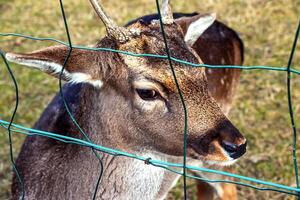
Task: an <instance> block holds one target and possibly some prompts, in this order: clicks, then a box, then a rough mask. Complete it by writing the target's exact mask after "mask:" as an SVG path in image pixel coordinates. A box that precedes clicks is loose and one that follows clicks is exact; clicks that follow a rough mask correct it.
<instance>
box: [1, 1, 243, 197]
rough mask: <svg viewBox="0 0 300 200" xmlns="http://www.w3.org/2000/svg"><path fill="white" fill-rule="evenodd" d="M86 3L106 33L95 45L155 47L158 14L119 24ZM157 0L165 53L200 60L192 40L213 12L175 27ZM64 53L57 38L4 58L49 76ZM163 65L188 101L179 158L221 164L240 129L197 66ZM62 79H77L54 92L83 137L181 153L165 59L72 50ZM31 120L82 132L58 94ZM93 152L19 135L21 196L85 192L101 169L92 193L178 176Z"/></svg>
mask: <svg viewBox="0 0 300 200" xmlns="http://www.w3.org/2000/svg"><path fill="white" fill-rule="evenodd" d="M91 3H92V5H93V7H94V8H95V10H96V11H97V14H98V15H99V16H100V18H101V19H102V21H103V22H104V23H105V24H106V27H107V30H108V36H107V37H105V38H103V39H102V40H100V42H99V43H98V44H96V45H95V47H104V48H112V49H119V50H122V51H130V52H134V53H148V54H149V53H150V54H159V55H164V54H165V48H164V41H163V38H162V36H161V29H160V26H159V23H157V22H153V23H151V24H145V23H143V22H136V23H133V24H132V25H130V26H129V27H128V28H126V29H125V28H123V27H118V26H116V24H114V22H113V21H112V20H111V19H110V18H109V17H107V16H106V15H105V13H104V12H103V10H102V7H101V6H100V5H99V4H98V3H97V1H96V0H91ZM162 8H163V10H162V20H163V23H164V24H165V31H166V34H167V42H168V45H169V48H170V51H171V55H172V56H173V57H175V58H178V59H182V60H185V61H188V62H192V63H201V62H202V61H201V58H199V55H200V54H199V53H198V54H197V53H196V52H195V51H194V50H193V49H192V45H193V44H194V43H195V41H196V40H197V39H198V38H199V36H200V35H201V34H202V33H203V32H204V31H205V30H206V29H207V28H208V27H209V26H210V25H211V24H212V23H213V21H214V17H213V16H210V15H207V16H204V17H202V18H199V19H198V20H196V21H195V22H194V23H192V24H191V25H190V27H192V28H188V29H186V32H187V33H186V34H185V35H184V34H183V32H184V29H182V28H181V27H180V23H181V22H180V21H177V22H176V23H175V22H174V21H173V19H172V17H171V16H172V14H171V13H170V7H169V6H168V1H163V4H162ZM178 24H179V25H178ZM67 54H68V48H67V47H64V46H54V47H49V48H46V49H43V50H40V51H35V52H32V53H29V54H6V58H7V59H8V60H10V61H13V62H16V63H19V64H23V65H27V66H30V67H34V68H38V69H40V70H42V71H45V72H46V73H49V74H51V75H53V76H56V77H58V76H59V73H60V71H61V69H62V64H63V63H64V60H65V57H66V55H67ZM173 65H174V70H175V72H176V74H177V78H178V82H179V85H180V87H181V90H182V94H183V96H184V97H185V103H186V106H187V109H188V119H189V120H188V127H189V130H188V140H187V144H188V155H187V156H188V158H189V159H190V160H193V162H194V161H195V160H198V162H199V160H200V161H201V162H202V161H208V162H215V163H220V164H221V165H222V164H228V163H233V162H235V161H236V159H237V158H239V157H240V156H242V155H243V154H244V153H245V150H246V142H245V138H244V137H243V136H242V135H241V134H240V133H239V131H238V130H237V129H236V128H235V127H234V126H233V125H232V123H231V122H230V121H229V120H228V119H227V118H226V116H225V115H224V113H223V112H222V110H221V109H220V107H219V106H218V105H217V102H216V101H215V100H214V99H213V98H212V97H211V95H212V94H209V89H208V87H209V86H208V83H207V79H206V76H205V71H204V70H203V69H201V68H192V67H188V66H184V65H183V64H180V63H173ZM62 78H63V79H64V80H65V81H69V82H71V83H77V84H66V85H65V86H64V88H63V91H62V92H63V94H64V96H65V98H66V101H67V102H68V104H69V107H70V110H71V113H72V114H73V116H74V117H75V119H76V120H77V122H78V124H80V126H81V128H82V129H83V130H84V131H85V132H86V133H87V134H88V137H89V139H90V140H91V141H93V142H94V143H96V144H99V145H103V146H106V147H110V148H114V149H119V150H122V151H126V152H129V153H133V154H136V155H139V156H143V157H150V158H152V159H157V160H164V161H168V162H182V158H183V157H182V156H183V127H184V123H183V119H184V115H183V110H182V105H181V101H180V99H179V97H178V91H177V88H176V86H175V84H174V80H173V76H172V73H171V71H170V68H169V64H168V61H167V60H161V59H157V58H151V57H146V58H143V57H131V56H128V55H124V54H117V53H112V52H106V51H103V52H102V51H88V50H80V49H73V51H72V53H71V55H70V58H69V61H68V62H67V64H66V66H65V70H64V72H63V74H62ZM208 82H209V81H208ZM34 128H36V129H41V130H45V131H49V132H54V133H60V134H66V135H68V136H72V137H78V138H82V139H85V137H84V136H83V135H82V134H81V133H80V131H79V130H78V129H77V128H76V127H75V125H74V123H73V122H72V121H71V120H70V118H69V116H68V114H67V112H66V110H65V108H64V105H63V102H62V99H61V98H60V96H59V95H57V96H56V97H55V98H54V100H53V101H52V102H51V103H50V104H49V106H48V107H47V108H46V110H45V111H44V113H43V114H42V116H41V118H40V119H39V120H38V122H37V123H36V125H35V127H34ZM99 155H100V158H101V160H102V164H103V167H102V166H101V165H100V163H99V161H98V160H97V159H96V157H95V155H94V153H93V152H92V151H91V149H89V148H86V147H82V146H78V145H74V144H65V143H63V142H60V141H56V140H53V139H50V138H43V137H37V136H30V137H27V138H26V140H25V142H24V144H23V147H22V149H21V152H20V155H19V157H18V159H17V167H18V169H19V171H20V175H21V177H22V178H23V180H24V186H25V198H26V199H86V198H91V197H92V195H93V192H94V190H95V186H96V185H95V184H96V183H95V182H96V180H97V178H98V176H99V173H100V171H101V170H103V175H102V178H101V183H100V185H99V187H98V192H97V194H96V197H97V199H162V198H164V197H165V196H166V194H167V192H168V191H169V189H170V188H171V187H172V186H173V185H174V183H175V182H176V180H177V179H178V178H179V176H178V175H176V174H173V173H171V172H167V171H165V170H163V169H161V168H157V167H153V166H150V165H146V164H145V163H144V162H142V161H138V160H133V159H131V158H126V157H121V156H111V155H107V154H105V153H99ZM12 194H13V199H18V198H19V197H20V194H21V191H20V188H19V187H18V183H17V180H16V178H14V181H13V185H12Z"/></svg>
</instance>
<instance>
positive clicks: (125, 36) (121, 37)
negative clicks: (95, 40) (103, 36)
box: [90, 0, 131, 42]
mask: <svg viewBox="0 0 300 200" xmlns="http://www.w3.org/2000/svg"><path fill="white" fill-rule="evenodd" d="M90 2H91V4H92V6H93V7H94V10H95V11H96V13H97V15H98V16H99V18H100V19H101V20H102V22H103V23H104V25H105V26H106V31H107V34H108V35H109V36H110V37H112V38H114V39H116V40H117V41H119V42H126V41H128V40H129V39H130V37H131V33H130V32H129V31H128V30H127V29H126V28H124V27H119V26H118V25H117V24H116V23H115V22H114V21H113V20H112V19H111V18H110V17H109V16H108V15H107V14H106V13H105V12H104V9H103V7H102V6H101V4H100V2H99V0H90Z"/></svg>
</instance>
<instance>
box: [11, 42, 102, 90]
mask: <svg viewBox="0 0 300 200" xmlns="http://www.w3.org/2000/svg"><path fill="white" fill-rule="evenodd" d="M68 53H69V48H68V47H66V46H52V47H48V48H45V49H42V50H38V51H34V52H32V53H27V54H16V53H7V54H6V55H5V57H6V59H7V60H8V61H11V62H14V63H17V64H20V65H25V66H28V67H31V68H36V69H39V70H41V71H43V72H46V73H47V74H50V75H52V76H54V77H57V78H59V76H60V73H61V71H62V69H63V65H64V62H65V59H66V57H67V56H68ZM93 54H94V52H93V51H87V50H79V49H73V50H72V53H71V55H70V57H69V59H68V62H67V63H66V65H65V68H64V71H63V73H62V79H63V80H65V81H68V82H71V83H90V84H92V85H94V86H95V87H101V86H102V84H103V82H102V80H100V78H99V77H100V76H99V72H97V71H96V70H95V69H94V67H93V66H94V65H95V63H96V62H95V57H94V56H93Z"/></svg>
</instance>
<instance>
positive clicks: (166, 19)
mask: <svg viewBox="0 0 300 200" xmlns="http://www.w3.org/2000/svg"><path fill="white" fill-rule="evenodd" d="M161 17H162V22H163V23H164V24H172V23H173V22H174V19H173V12H172V9H171V7H170V4H169V0H162V6H161Z"/></svg>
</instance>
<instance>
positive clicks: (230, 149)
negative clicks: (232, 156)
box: [221, 141, 238, 153]
mask: <svg viewBox="0 0 300 200" xmlns="http://www.w3.org/2000/svg"><path fill="white" fill-rule="evenodd" d="M221 146H222V147H223V148H224V149H225V151H227V152H228V153H235V152H236V151H237V147H238V146H237V145H236V144H233V143H231V142H226V141H222V144H221Z"/></svg>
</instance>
